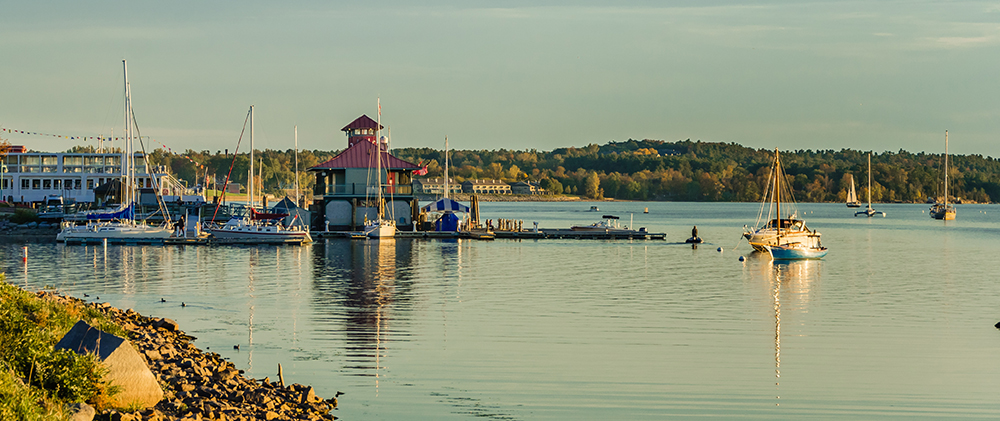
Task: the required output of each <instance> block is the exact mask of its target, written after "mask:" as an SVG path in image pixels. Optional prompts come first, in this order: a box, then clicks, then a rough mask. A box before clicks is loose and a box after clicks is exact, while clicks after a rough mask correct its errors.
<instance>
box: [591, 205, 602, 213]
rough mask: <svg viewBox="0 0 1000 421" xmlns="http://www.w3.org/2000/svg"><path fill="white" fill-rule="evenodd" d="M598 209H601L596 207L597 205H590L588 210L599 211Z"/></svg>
mask: <svg viewBox="0 0 1000 421" xmlns="http://www.w3.org/2000/svg"><path fill="white" fill-rule="evenodd" d="M600 211H601V210H600V209H598V208H597V206H591V207H590V212H600Z"/></svg>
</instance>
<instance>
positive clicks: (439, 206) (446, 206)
mask: <svg viewBox="0 0 1000 421" xmlns="http://www.w3.org/2000/svg"><path fill="white" fill-rule="evenodd" d="M421 209H422V210H423V211H424V212H444V211H452V212H466V213H468V212H469V207H468V206H465V205H463V204H461V203H458V202H456V201H454V200H451V199H448V198H444V199H441V200H438V201H437V202H434V203H431V204H429V205H427V206H424V207H423V208H421Z"/></svg>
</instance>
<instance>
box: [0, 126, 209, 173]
mask: <svg viewBox="0 0 1000 421" xmlns="http://www.w3.org/2000/svg"><path fill="white" fill-rule="evenodd" d="M0 132H5V133H11V134H25V135H32V136H45V137H56V138H60V139H69V140H83V141H88V140H98V141H105V142H108V141H118V140H125V138H124V137H107V136H65V135H61V134H50V133H41V132H33V131H29V130H15V129H8V128H6V127H0ZM143 137H144V138H146V139H147V140H151V141H153V142H156V143H158V144H159V145H160V146H159V147H162V148H163V149H166V150H167V151H169V152H170V153H172V154H174V155H177V156H180V157H182V158H184V159H187V160H188V161H191V163H192V164H194V166H195V167H197V168H202V169H204V168H205V166H204V165H202V164H199V163H197V162H195V161H194V160H193V159H191V158H190V157H188V156H185V155H181V154H179V153H177V152H174V150H173V149H170V147H168V146H167V145H164V144H163V142H160V141H159V140H156V139H153V138H150V137H148V136H143Z"/></svg>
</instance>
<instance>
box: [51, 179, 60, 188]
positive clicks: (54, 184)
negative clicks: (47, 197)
mask: <svg viewBox="0 0 1000 421" xmlns="http://www.w3.org/2000/svg"><path fill="white" fill-rule="evenodd" d="M52 189H54V190H62V180H61V179H58V178H57V179H55V180H52Z"/></svg>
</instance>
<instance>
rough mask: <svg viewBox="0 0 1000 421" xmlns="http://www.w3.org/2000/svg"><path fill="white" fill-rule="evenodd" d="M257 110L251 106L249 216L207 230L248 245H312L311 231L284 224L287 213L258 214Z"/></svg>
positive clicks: (220, 236) (261, 212)
mask: <svg viewBox="0 0 1000 421" xmlns="http://www.w3.org/2000/svg"><path fill="white" fill-rule="evenodd" d="M253 109H254V106H253V105H251V106H250V177H249V181H248V183H247V214H246V215H242V216H236V215H234V216H233V217H232V218H229V220H228V221H226V223H225V224H224V225H222V226H210V227H208V228H207V230H206V231H208V232H209V233H210V234H212V235H213V236H214V237H215V238H222V239H228V240H233V241H237V242H238V241H247V242H281V243H299V244H301V243H308V242H312V236H311V235H309V230H308V229H305V228H304V227H302V226H291V227H286V226H284V225H282V224H281V219H282V218H284V217H286V216H288V215H287V214H283V213H267V212H266V210H263V211H257V209H256V208H255V205H256V201H255V198H254V194H255V190H256V187H255V186H254V172H253V170H254V165H253V161H254V159H253V148H254V145H253V134H254V130H253Z"/></svg>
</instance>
